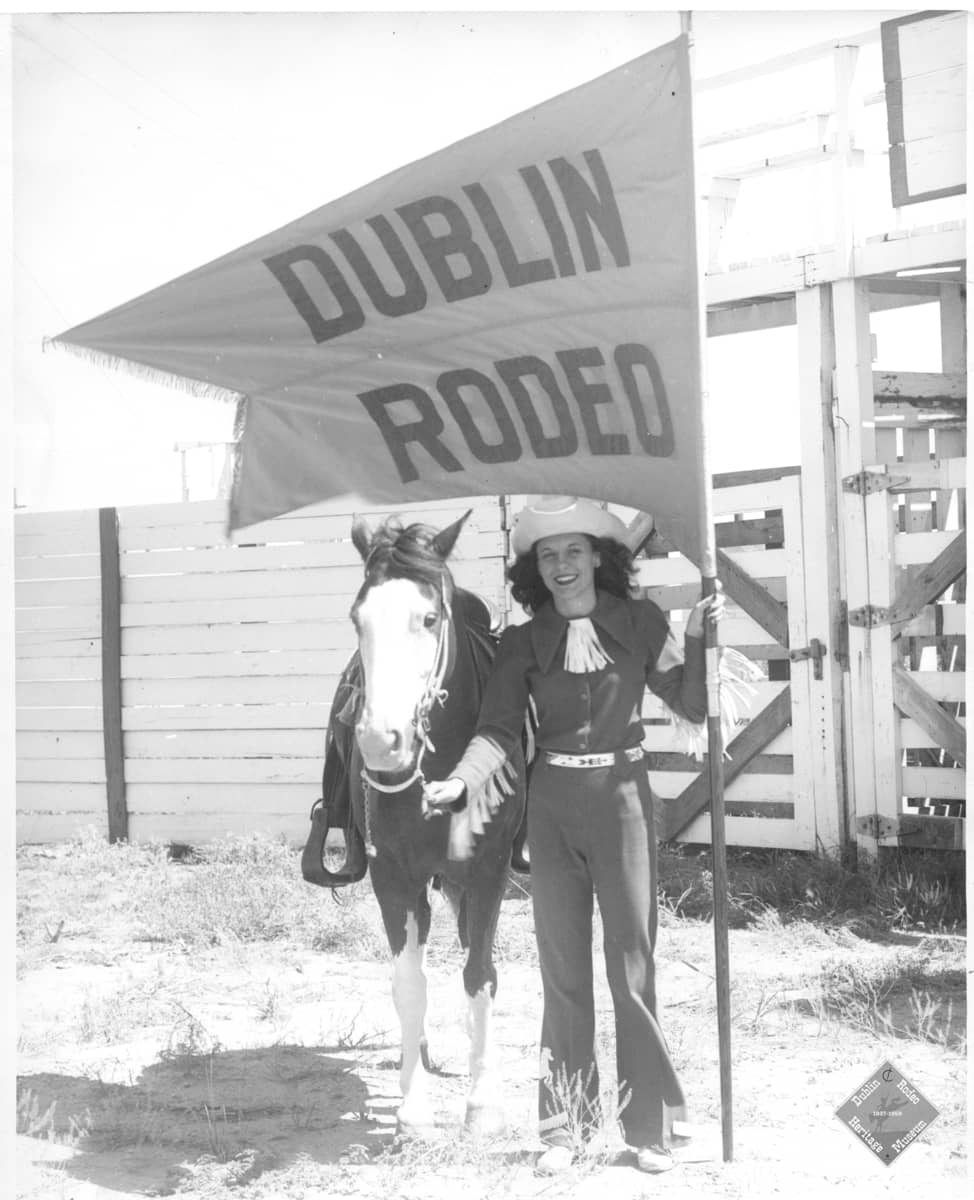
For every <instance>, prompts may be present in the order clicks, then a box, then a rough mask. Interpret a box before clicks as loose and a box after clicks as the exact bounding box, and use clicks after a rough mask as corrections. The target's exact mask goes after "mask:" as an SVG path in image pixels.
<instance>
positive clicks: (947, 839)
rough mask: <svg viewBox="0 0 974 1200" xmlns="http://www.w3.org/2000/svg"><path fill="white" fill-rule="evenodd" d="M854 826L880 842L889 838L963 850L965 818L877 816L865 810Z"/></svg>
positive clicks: (925, 846) (930, 847) (929, 847)
mask: <svg viewBox="0 0 974 1200" xmlns="http://www.w3.org/2000/svg"><path fill="white" fill-rule="evenodd" d="M856 829H857V832H858V833H859V834H860V835H861V836H864V837H867V838H871V839H876V840H877V841H878V842H879V844H880V845H884V844H886V845H888V844H889V843H890V841H892V842H893V843H895V844H896V845H898V846H909V847H910V848H912V849H921V848H922V849H927V850H963V849H964V848H965V844H966V836H965V835H966V829H967V822H966V820H965V819H964V818H963V817H922V816H897V817H877V816H876V815H875V814H869V815H868V816H865V817H859V818H858V819H857V821H856Z"/></svg>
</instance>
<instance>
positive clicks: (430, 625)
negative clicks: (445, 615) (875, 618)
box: [423, 612, 436, 629]
mask: <svg viewBox="0 0 974 1200" xmlns="http://www.w3.org/2000/svg"><path fill="white" fill-rule="evenodd" d="M423 628H424V629H435V628H436V613H432V612H430V613H427V614H426V616H425V617H423Z"/></svg>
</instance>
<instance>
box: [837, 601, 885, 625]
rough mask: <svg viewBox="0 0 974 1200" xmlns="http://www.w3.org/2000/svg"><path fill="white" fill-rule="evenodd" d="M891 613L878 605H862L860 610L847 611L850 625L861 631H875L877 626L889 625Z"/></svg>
mask: <svg viewBox="0 0 974 1200" xmlns="http://www.w3.org/2000/svg"><path fill="white" fill-rule="evenodd" d="M892 611H893V610H892V609H891V608H883V607H882V606H881V605H879V604H864V605H863V606H862V608H850V609H849V617H848V621H849V624H850V625H858V626H860V627H862V628H863V629H875V628H876V626H877V625H888V624H889V623H890V620H891V614H892Z"/></svg>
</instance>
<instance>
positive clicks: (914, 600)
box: [889, 530, 967, 624]
mask: <svg viewBox="0 0 974 1200" xmlns="http://www.w3.org/2000/svg"><path fill="white" fill-rule="evenodd" d="M966 570H967V532H966V530H961V532H960V533H959V534H958V535H957V536H956V537H955V538H954V540H953V541H952V542H951V543H950V545H949V546H947V547H945V549H943V550H941V552H940V553H939V554H938V555H937V557H936V558H935V559H934V560H933V562H932V563H928V564H927V566H925V567H924V568H923V569H922V570H921V571H918V572H917V573H916V575H914V576H913V577H912V578H911V579H910V580H909V582H908V583H907V585H906V587H905V588H904V589H903V590H902V591H901V592H900V593H899V594H898V595H897V596H896V598H895V599H894V601H893V604H892V606H891V607H890V610H889V623H890V624H895V623H897V622H899V621H910V620H912V619H913V618H914V617H915V616H916V615H917V614H918V613H920V612H921V611H922V610H923V608H924V607H925V606H926V605H927V604H930V603H932V602H933V601H934V600H936V599H937V597H938V596H942V595H943V594H944V592H945V591H946V590H947V588H949V587H950V585H951V584H952V583H954V582H955V581H956V580H958V579H959V578H960V577H961V575H963V574H964V572H965V571H966Z"/></svg>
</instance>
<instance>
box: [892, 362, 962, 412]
mask: <svg viewBox="0 0 974 1200" xmlns="http://www.w3.org/2000/svg"><path fill="white" fill-rule="evenodd" d="M873 398H874V400H875V402H876V404H877V406H878V407H879V409H880V411H882V407H883V403H884V401H887V400H889V401H891V402H892V403H894V404H910V405H913V406H915V407H919V408H930V409H933V410H936V411H938V412H962V411H964V409H965V407H966V405H967V376H966V375H963V374H958V373H956V372H948V373H943V372H941V371H873Z"/></svg>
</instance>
